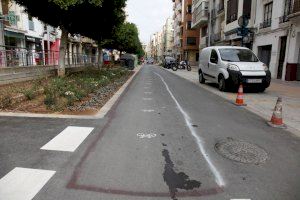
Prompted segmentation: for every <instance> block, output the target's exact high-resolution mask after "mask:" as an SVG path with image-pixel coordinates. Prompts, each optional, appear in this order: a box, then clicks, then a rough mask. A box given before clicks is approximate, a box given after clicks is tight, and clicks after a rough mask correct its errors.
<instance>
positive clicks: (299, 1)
mask: <svg viewBox="0 0 300 200" xmlns="http://www.w3.org/2000/svg"><path fill="white" fill-rule="evenodd" d="M297 12H300V0H294V4H293V13H297Z"/></svg>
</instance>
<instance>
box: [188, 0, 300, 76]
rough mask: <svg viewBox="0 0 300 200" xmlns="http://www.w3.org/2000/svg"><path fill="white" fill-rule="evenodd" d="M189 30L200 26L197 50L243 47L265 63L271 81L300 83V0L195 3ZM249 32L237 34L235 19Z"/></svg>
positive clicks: (213, 0) (216, 0) (243, 0)
mask: <svg viewBox="0 0 300 200" xmlns="http://www.w3.org/2000/svg"><path fill="white" fill-rule="evenodd" d="M192 13H193V21H192V27H193V28H196V27H200V33H199V35H200V45H199V49H200V50H201V49H202V48H204V47H206V46H212V45H233V46H246V47H248V48H250V49H252V50H253V51H254V53H256V54H257V55H258V57H259V58H260V60H261V61H263V62H264V63H266V64H267V65H268V66H269V68H270V71H271V72H272V77H273V78H278V79H282V80H300V64H299V63H300V56H299V54H300V17H299V16H300V0H255V1H254V0H209V1H208V0H194V1H193V6H192ZM242 16H243V17H246V18H247V19H249V23H248V26H247V28H248V30H249V33H248V35H247V36H246V37H244V38H243V41H242V37H241V36H239V35H238V28H239V25H238V19H239V18H240V17H242Z"/></svg>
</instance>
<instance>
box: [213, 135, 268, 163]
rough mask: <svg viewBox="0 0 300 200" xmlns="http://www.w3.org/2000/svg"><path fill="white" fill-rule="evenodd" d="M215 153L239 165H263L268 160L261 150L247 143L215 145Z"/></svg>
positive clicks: (235, 142)
mask: <svg viewBox="0 0 300 200" xmlns="http://www.w3.org/2000/svg"><path fill="white" fill-rule="evenodd" d="M215 149H216V151H217V152H218V153H219V154H221V155H222V156H224V157H225V158H228V159H230V160H234V161H237V162H241V163H254V164H259V163H264V162H265V161H266V160H267V159H268V154H267V152H266V151H265V150H263V149H262V148H260V147H258V146H256V145H254V144H250V143H248V142H243V141H237V140H227V141H223V142H220V143H217V144H216V146H215Z"/></svg>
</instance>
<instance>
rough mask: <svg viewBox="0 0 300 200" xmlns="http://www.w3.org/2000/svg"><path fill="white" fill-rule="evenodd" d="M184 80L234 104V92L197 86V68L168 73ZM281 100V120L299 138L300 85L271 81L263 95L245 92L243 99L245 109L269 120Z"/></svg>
mask: <svg viewBox="0 0 300 200" xmlns="http://www.w3.org/2000/svg"><path fill="white" fill-rule="evenodd" d="M170 72H172V73H174V74H176V75H178V76H180V77H182V78H184V79H187V80H189V81H191V82H193V83H195V84H197V85H198V86H199V87H202V88H203V89H206V90H208V91H210V92H212V93H214V94H216V95H218V96H220V97H223V98H224V99H227V100H229V101H230V102H234V101H235V99H236V96H237V94H236V93H235V92H220V91H219V90H218V87H217V85H216V84H212V83H209V81H207V82H208V83H207V84H199V75H198V66H194V67H193V69H192V71H191V72H188V71H186V70H178V71H176V72H173V71H170ZM278 97H282V98H283V119H284V123H286V124H287V125H288V126H289V129H290V131H292V132H293V133H294V134H296V135H298V136H300V112H299V109H300V84H299V83H298V82H284V81H280V80H277V79H272V82H271V85H270V87H269V88H267V90H266V91H265V92H263V93H257V92H251V91H250V92H249V91H247V90H246V91H245V93H244V99H245V102H246V103H247V107H246V109H248V110H250V111H252V112H253V113H256V114H258V115H259V116H261V117H263V118H265V120H270V118H271V116H272V113H273V110H274V106H275V104H276V101H277V98H278Z"/></svg>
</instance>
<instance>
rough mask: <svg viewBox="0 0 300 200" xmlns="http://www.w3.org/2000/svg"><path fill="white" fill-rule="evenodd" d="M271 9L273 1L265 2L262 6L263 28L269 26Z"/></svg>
mask: <svg viewBox="0 0 300 200" xmlns="http://www.w3.org/2000/svg"><path fill="white" fill-rule="evenodd" d="M272 9H273V2H271V3H268V4H266V5H265V7H264V22H263V28H265V27H270V26H271V22H272Z"/></svg>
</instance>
